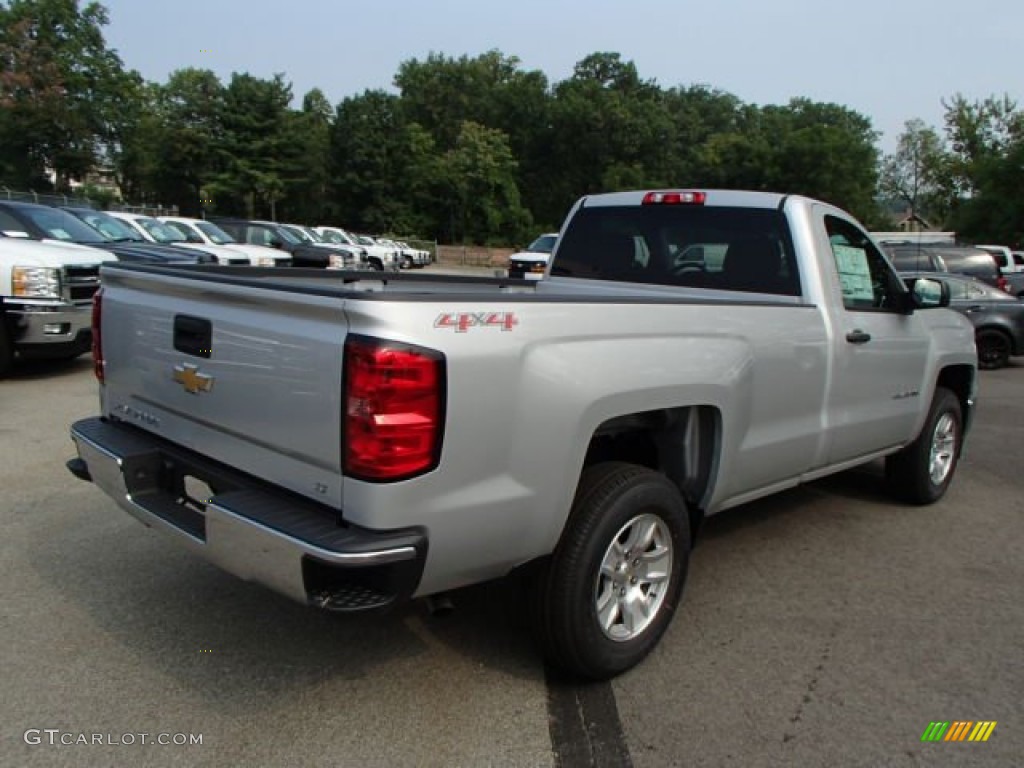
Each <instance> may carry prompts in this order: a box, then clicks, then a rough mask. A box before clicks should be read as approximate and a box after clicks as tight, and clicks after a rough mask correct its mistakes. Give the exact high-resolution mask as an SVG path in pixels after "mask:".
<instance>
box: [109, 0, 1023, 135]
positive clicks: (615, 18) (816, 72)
mask: <svg viewBox="0 0 1024 768" xmlns="http://www.w3.org/2000/svg"><path fill="white" fill-rule="evenodd" d="M102 4H103V5H105V6H106V7H107V8H108V10H109V12H110V25H109V26H108V27H107V28H106V36H107V42H108V44H109V45H110V46H111V47H113V48H115V49H117V50H118V52H119V53H120V55H121V58H122V60H123V61H124V62H125V65H126V66H128V67H131V68H134V69H137V70H139V71H140V72H141V73H142V75H143V76H144V77H145V78H147V79H149V80H156V81H159V82H164V81H165V80H166V77H167V75H168V74H169V73H170V72H172V71H174V70H175V69H180V68H183V67H189V66H195V67H206V68H209V69H212V70H214V71H215V72H217V73H218V74H219V75H220V76H221V78H222V79H223V80H224V81H225V82H226V81H227V80H228V79H229V78H230V75H231V73H232V72H248V73H250V74H253V75H256V76H259V77H271V76H272V75H273V74H274V73H276V72H281V73H284V74H285V76H286V79H287V80H289V81H290V82H291V83H292V86H293V92H294V93H295V95H296V98H297V102H296V103H298V99H301V96H302V94H303V93H305V92H306V91H308V90H309V89H310V88H313V87H319V88H320V89H321V90H323V91H324V92H325V93H326V94H327V97H328V98H329V99H330V101H331V103H337V102H339V101H340V100H342V99H343V98H345V97H346V96H351V95H355V94H359V93H362V92H363V91H364V90H365V89H368V88H385V89H392V88H393V85H392V79H393V77H394V74H395V72H396V71H397V70H398V65H399V64H400V63H401V62H403V61H405V60H407V59H412V58H417V59H423V58H425V57H426V56H427V55H428V54H429V53H431V52H432V51H433V52H439V53H443V54H445V55H448V56H454V57H458V56H461V55H463V54H468V55H470V56H475V55H477V54H479V53H482V52H484V51H487V50H490V49H492V48H497V49H498V50H500V51H501V52H502V53H504V54H506V55H514V56H517V57H518V58H519V59H520V61H521V66H522V68H524V69H530V70H532V69H539V70H541V71H543V72H544V73H546V74H547V76H548V78H549V80H550V81H551V82H555V81H558V80H562V79H565V78H566V77H568V76H569V75H571V73H572V67H573V64H575V63H576V62H577V61H579V60H580V59H582V58H583V57H584V56H586V55H587V54H590V53H593V52H595V51H615V52H618V53H620V54H621V55H622V57H623V58H624V59H628V60H632V61H633V62H635V64H636V66H637V69H638V71H639V73H640V76H641V77H642V78H644V79H653V80H655V81H657V82H658V84H659V85H661V86H663V87H670V86H674V85H692V84H697V83H700V84H706V85H710V86H712V87H714V88H717V89H720V90H724V91H727V92H729V93H732V94H733V95H735V96H737V97H738V98H739V99H741V100H742V101H744V102H746V103H753V104H758V105H765V104H785V103H787V102H788V101H789V100H790V99H791V98H793V97H807V98H810V99H812V100H814V101H823V102H834V103H837V104H842V105H844V106H847V107H849V108H851V109H854V110H856V111H858V112H860V113H861V114H863V115H865V116H867V117H869V118H870V119H871V121H872V124H873V125H874V127H875V129H876V130H878V131H880V132H882V134H883V137H882V140H881V144H880V146H881V147H882V148H883V149H884V150H885V151H890V150H891V149H892V148H893V146H894V145H895V140H896V137H897V136H898V135H899V133H900V131H901V130H902V128H903V124H904V122H906V121H907V120H909V119H911V118H914V117H919V118H921V119H922V120H924V121H925V122H926V123H928V124H930V125H933V126H934V127H935V128H937V129H941V128H942V115H943V109H942V100H943V99H948V98H949V97H950V96H952V95H953V94H955V93H962V94H963V95H964V96H966V97H967V98H968V99H970V100H974V99H983V98H986V97H988V96H991V95H999V96H1002V95H1003V94H1008V95H1009V96H1010V97H1011V98H1012V99H1014V100H1018V101H1021V102H1024V66H1022V65H1021V50H1022V47H1024V46H1022V43H1024V2H1022V1H1021V0H973V2H963V1H962V0H961V1H958V2H954V1H953V0H888V1H883V0H861V2H841V3H840V2H834V1H833V2H829V0H817V1H814V0H744V1H742V2H741V1H740V0H704V2H693V1H692V0H675V1H674V2H671V1H666V0H615V1H614V2H610V1H609V0H587V1H586V2H582V1H580V0H548V1H547V2H542V1H541V0H502V1H500V2H494V1H493V0H405V1H404V2H396V1H393V0H368V1H366V2H358V3H352V2H345V1H344V0H284V2H282V1H281V0H275V1H274V2H267V1H266V0H244V1H243V0H176V1H175V2H174V3H150V2H142V1H141V0H102Z"/></svg>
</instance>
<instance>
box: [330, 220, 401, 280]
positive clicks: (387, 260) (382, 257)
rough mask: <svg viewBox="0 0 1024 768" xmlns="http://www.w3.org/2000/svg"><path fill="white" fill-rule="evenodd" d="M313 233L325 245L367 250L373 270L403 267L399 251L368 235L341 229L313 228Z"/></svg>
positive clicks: (368, 259)
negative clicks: (321, 239) (350, 246)
mask: <svg viewBox="0 0 1024 768" xmlns="http://www.w3.org/2000/svg"><path fill="white" fill-rule="evenodd" d="M313 231H314V232H316V233H317V234H318V235H320V237H321V238H323V241H324V242H325V243H329V244H337V245H354V246H358V247H360V248H363V249H365V250H366V258H367V261H368V262H369V264H370V266H371V267H372V268H373V269H391V270H398V269H401V267H402V260H401V256H400V254H399V252H398V249H396V248H388V247H386V246H383V245H379V244H378V243H377V242H376V241H375V240H374V239H373V238H372V237H369V236H368V235H354V234H350V233H348V232H346V231H345V230H344V229H342V228H341V227H323V226H321V227H313Z"/></svg>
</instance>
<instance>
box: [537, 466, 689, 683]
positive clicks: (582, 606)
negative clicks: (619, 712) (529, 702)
mask: <svg viewBox="0 0 1024 768" xmlns="http://www.w3.org/2000/svg"><path fill="white" fill-rule="evenodd" d="M645 532H650V536H647V535H645ZM636 537H640V539H639V540H637V539H636ZM631 541H632V542H634V544H633V546H639V547H640V548H641V551H636V550H632V551H631V550H630V549H629V548H627V549H626V550H625V551H622V547H628V545H629V543H630V542H631ZM616 542H617V543H616ZM666 551H667V553H668V554H667V556H666V554H665V552H666ZM689 556H690V527H689V520H688V516H687V512H686V503H685V502H684V501H683V498H682V496H681V495H680V493H679V489H678V488H676V486H675V485H674V484H673V483H672V482H671V481H669V480H668V479H667V478H666V477H664V476H663V475H660V474H658V473H657V472H654V471H652V470H649V469H647V468H645V467H640V466H637V465H634V464H625V463H620V462H608V463H604V464H597V465H595V466H593V467H590V468H588V469H587V470H586V471H585V472H584V473H583V476H582V478H581V479H580V484H579V487H578V488H577V490H576V497H575V499H574V500H573V505H572V510H571V512H570V515H569V520H568V522H567V523H566V528H565V531H563V533H562V538H561V540H560V541H559V543H558V546H557V548H556V549H555V552H554V554H553V555H552V557H551V560H550V562H549V563H548V564H547V567H546V568H545V569H544V570H543V571H542V572H541V573H540V574H539V575H538V578H537V580H536V581H535V583H534V586H533V595H532V598H533V618H534V625H535V630H536V632H537V635H538V639H539V640H540V643H541V646H542V649H543V652H544V655H545V658H546V660H547V661H548V663H549V664H550V665H552V666H553V667H555V668H557V669H558V670H560V671H561V672H563V673H566V674H568V675H569V676H571V677H574V678H579V679H585V680H604V679H607V678H610V677H613V676H614V675H617V674H619V673H620V672H624V671H625V670H627V669H629V668H630V667H632V666H634V665H635V664H637V663H638V662H639V661H641V660H642V659H643V658H644V657H645V656H646V655H647V654H648V653H650V651H651V649H652V648H654V646H655V645H657V643H658V641H659V640H660V639H661V636H662V634H664V632H665V629H666V628H667V627H668V625H669V623H670V622H671V621H672V617H673V616H674V615H675V609H676V606H677V605H678V603H679V597H680V595H681V594H682V590H683V583H684V582H685V580H686V571H687V566H688V564H689ZM603 562H604V563H605V568H604V569H603V570H602V563H603ZM634 569H635V570H634ZM662 574H664V576H665V578H664V579H662ZM601 604H604V605H605V606H607V608H608V610H607V613H606V615H605V616H604V618H603V619H602V617H601V616H600V615H599V605H601ZM624 605H625V606H627V610H626V611H623V606H624ZM641 605H645V606H647V608H648V610H650V614H649V615H646V614H644V613H643V612H640V613H637V609H638V607H639V606H641ZM637 616H639V619H640V624H641V626H640V627H639V628H636V627H635V625H634V627H630V626H629V623H630V622H629V620H628V619H629V617H632V618H633V619H636V618H637ZM602 623H604V624H605V625H606V626H602Z"/></svg>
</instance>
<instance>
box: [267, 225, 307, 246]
mask: <svg viewBox="0 0 1024 768" xmlns="http://www.w3.org/2000/svg"><path fill="white" fill-rule="evenodd" d="M273 231H274V232H276V233H277V234H278V236H279V237H280V238H281V239H282V240H284V241H285V242H286V243H288V244H289V245H302V241H301V240H300V239H299V238H297V237H296V236H295V235H294V234H293V233H292V232H291V231H290V230H289V229H288V228H287V227H274V228H273Z"/></svg>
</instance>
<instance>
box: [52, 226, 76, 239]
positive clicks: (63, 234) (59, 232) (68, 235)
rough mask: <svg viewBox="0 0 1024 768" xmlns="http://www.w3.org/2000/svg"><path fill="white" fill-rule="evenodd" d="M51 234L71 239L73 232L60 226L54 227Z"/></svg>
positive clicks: (59, 237) (58, 237)
mask: <svg viewBox="0 0 1024 768" xmlns="http://www.w3.org/2000/svg"><path fill="white" fill-rule="evenodd" d="M50 234H51V235H53V236H54V237H55V238H57V239H58V240H70V239H71V233H70V232H68V231H67V230H66V229H61V228H60V227H54V228H53V229H51V230H50Z"/></svg>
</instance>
